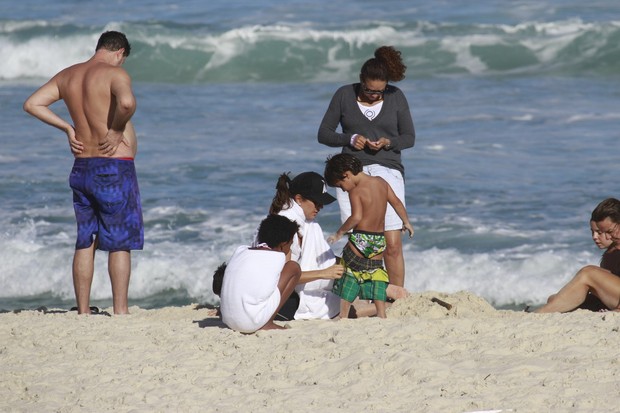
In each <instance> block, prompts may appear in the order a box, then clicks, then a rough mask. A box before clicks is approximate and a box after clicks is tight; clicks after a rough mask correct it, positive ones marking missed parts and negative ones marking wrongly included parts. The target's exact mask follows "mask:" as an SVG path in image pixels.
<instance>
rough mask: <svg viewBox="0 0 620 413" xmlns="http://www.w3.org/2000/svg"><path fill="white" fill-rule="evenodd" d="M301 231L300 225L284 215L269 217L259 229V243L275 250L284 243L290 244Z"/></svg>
mask: <svg viewBox="0 0 620 413" xmlns="http://www.w3.org/2000/svg"><path fill="white" fill-rule="evenodd" d="M297 231H299V225H298V224H297V223H296V222H293V221H291V220H290V219H288V218H287V217H283V216H282V215H275V214H271V215H267V218H265V219H263V220H262V222H261V223H260V226H259V227H258V242H259V243H263V242H264V243H265V244H267V246H269V248H275V247H277V246H278V245H280V244H282V243H283V242H289V241H290V240H292V239H293V236H294V235H295V234H296V233H297Z"/></svg>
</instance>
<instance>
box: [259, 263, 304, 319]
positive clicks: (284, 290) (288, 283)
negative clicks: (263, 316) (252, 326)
mask: <svg viewBox="0 0 620 413" xmlns="http://www.w3.org/2000/svg"><path fill="white" fill-rule="evenodd" d="M299 277H301V268H300V267H299V264H297V263H296V262H295V261H288V262H287V263H286V264H284V267H283V268H282V272H281V273H280V280H279V281H278V290H280V305H279V306H278V308H277V309H276V311H275V312H274V313H273V316H272V317H271V320H269V321H268V322H267V323H266V324H265V325H264V326H262V327H261V328H260V330H273V329H283V328H284V327H282V326H279V325H277V324H276V323H274V322H273V319H274V318H276V314H278V311H280V309H281V308H282V306H283V305H284V303H285V302H286V300H288V298H289V296H290V295H291V294H292V293H293V290H294V289H295V286H296V285H297V283H298V282H299Z"/></svg>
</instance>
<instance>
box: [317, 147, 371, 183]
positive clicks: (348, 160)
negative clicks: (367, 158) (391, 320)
mask: <svg viewBox="0 0 620 413" xmlns="http://www.w3.org/2000/svg"><path fill="white" fill-rule="evenodd" d="M362 170H363V166H362V161H360V160H359V159H357V158H356V157H355V156H353V155H351V154H348V153H339V154H337V155H333V156H328V157H327V160H326V161H325V172H323V176H324V177H325V182H327V185H329V186H335V185H336V182H338V181H342V180H343V179H344V174H345V173H346V172H347V171H348V172H351V173H352V174H353V175H357V174H358V173H360V172H362Z"/></svg>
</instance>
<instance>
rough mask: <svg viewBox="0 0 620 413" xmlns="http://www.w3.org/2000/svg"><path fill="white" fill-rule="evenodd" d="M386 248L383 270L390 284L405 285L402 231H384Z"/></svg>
mask: <svg viewBox="0 0 620 413" xmlns="http://www.w3.org/2000/svg"><path fill="white" fill-rule="evenodd" d="M385 243H386V248H385V252H384V253H383V261H384V263H385V270H386V271H387V273H388V276H389V277H390V284H394V285H396V286H399V287H404V286H405V257H404V255H403V241H402V233H401V231H400V230H397V231H385Z"/></svg>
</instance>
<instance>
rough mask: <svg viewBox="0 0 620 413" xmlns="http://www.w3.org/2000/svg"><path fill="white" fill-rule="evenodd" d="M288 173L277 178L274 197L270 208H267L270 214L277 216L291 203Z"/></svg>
mask: <svg viewBox="0 0 620 413" xmlns="http://www.w3.org/2000/svg"><path fill="white" fill-rule="evenodd" d="M289 173H290V172H288V173H285V174H282V175H280V177H279V178H278V182H277V183H276V194H275V195H274V197H273V201H271V206H270V207H269V213H270V214H277V213H278V212H280V211H282V209H284V207H285V206H287V205H289V203H290V202H291V198H292V196H291V192H290V189H289V186H290V184H291V178H289V176H288V174H289Z"/></svg>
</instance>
